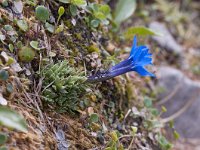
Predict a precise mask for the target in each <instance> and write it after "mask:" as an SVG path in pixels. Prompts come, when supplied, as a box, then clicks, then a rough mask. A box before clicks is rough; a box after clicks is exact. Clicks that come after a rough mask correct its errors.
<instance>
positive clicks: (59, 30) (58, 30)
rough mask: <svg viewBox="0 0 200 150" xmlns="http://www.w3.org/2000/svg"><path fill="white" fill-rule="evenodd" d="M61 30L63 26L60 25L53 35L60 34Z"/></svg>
mask: <svg viewBox="0 0 200 150" xmlns="http://www.w3.org/2000/svg"><path fill="white" fill-rule="evenodd" d="M63 30H64V25H63V24H61V25H59V26H58V28H57V29H56V31H55V33H60V32H62V31H63Z"/></svg>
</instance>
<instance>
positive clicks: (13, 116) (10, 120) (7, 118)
mask: <svg viewBox="0 0 200 150" xmlns="http://www.w3.org/2000/svg"><path fill="white" fill-rule="evenodd" d="M0 123H1V124H2V125H4V126H6V127H9V128H14V129H17V130H20V131H22V132H27V125H26V122H25V120H24V119H23V118H22V117H21V116H20V115H19V114H17V113H16V112H15V111H13V110H11V109H9V108H7V107H2V106H1V107H0Z"/></svg>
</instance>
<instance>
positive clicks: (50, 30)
mask: <svg viewBox="0 0 200 150" xmlns="http://www.w3.org/2000/svg"><path fill="white" fill-rule="evenodd" d="M45 28H46V29H47V31H49V32H50V33H54V30H55V27H54V25H52V24H50V23H48V22H46V23H45Z"/></svg>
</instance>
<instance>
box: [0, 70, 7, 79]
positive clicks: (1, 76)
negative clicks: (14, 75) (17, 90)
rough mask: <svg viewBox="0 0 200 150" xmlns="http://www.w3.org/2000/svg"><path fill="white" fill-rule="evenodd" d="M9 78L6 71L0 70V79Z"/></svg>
mask: <svg viewBox="0 0 200 150" xmlns="http://www.w3.org/2000/svg"><path fill="white" fill-rule="evenodd" d="M8 78H9V74H8V71H6V70H0V80H2V81H6V80H7V79H8Z"/></svg>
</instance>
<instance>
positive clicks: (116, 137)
mask: <svg viewBox="0 0 200 150" xmlns="http://www.w3.org/2000/svg"><path fill="white" fill-rule="evenodd" d="M110 135H111V138H112V140H113V141H114V142H117V141H118V139H119V138H118V135H117V132H116V131H113V132H111V133H110Z"/></svg>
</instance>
